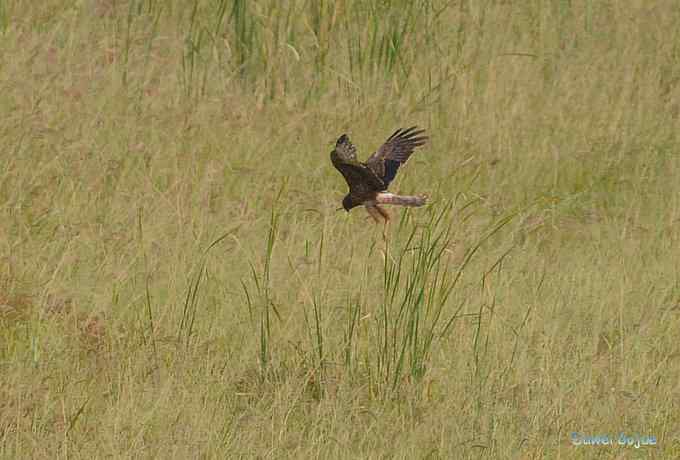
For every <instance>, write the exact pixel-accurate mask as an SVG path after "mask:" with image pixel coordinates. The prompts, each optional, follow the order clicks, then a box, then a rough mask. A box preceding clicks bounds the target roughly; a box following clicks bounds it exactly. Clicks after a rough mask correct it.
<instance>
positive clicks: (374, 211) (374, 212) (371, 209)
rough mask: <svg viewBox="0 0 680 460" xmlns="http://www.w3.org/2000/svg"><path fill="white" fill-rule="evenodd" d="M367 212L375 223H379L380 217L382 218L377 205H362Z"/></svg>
mask: <svg viewBox="0 0 680 460" xmlns="http://www.w3.org/2000/svg"><path fill="white" fill-rule="evenodd" d="M364 207H365V208H366V211H367V212H368V214H369V215H370V216H371V217H372V218H373V220H374V221H375V223H376V224H377V223H379V222H380V220H381V218H383V215H382V213H381V212H380V211H379V210H378V207H377V206H364Z"/></svg>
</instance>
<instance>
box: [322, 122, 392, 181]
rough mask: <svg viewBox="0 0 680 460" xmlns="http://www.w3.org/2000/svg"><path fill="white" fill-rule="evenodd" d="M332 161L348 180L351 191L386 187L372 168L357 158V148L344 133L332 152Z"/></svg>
mask: <svg viewBox="0 0 680 460" xmlns="http://www.w3.org/2000/svg"><path fill="white" fill-rule="evenodd" d="M331 162H332V163H333V166H335V168H336V169H337V170H338V171H340V173H341V174H342V175H343V177H344V178H345V180H346V181H347V185H349V189H350V192H368V191H376V192H378V191H382V190H384V189H385V187H386V185H385V184H383V182H382V180H381V179H380V178H379V177H378V176H377V175H376V174H375V172H374V171H373V170H372V169H371V168H369V167H368V166H366V165H365V164H363V163H360V162H359V161H358V160H357V155H356V148H355V147H354V145H352V143H351V142H350V141H349V138H348V137H347V136H346V135H344V134H343V135H342V136H340V138H339V139H338V141H337V143H336V144H335V149H334V150H333V151H332V152H331Z"/></svg>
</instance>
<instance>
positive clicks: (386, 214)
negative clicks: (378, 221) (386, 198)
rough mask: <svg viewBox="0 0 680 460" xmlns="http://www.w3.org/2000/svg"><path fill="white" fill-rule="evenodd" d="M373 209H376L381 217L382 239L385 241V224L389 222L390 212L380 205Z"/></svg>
mask: <svg viewBox="0 0 680 460" xmlns="http://www.w3.org/2000/svg"><path fill="white" fill-rule="evenodd" d="M375 209H377V210H378V212H379V213H380V217H382V218H383V240H385V241H387V226H388V225H389V223H390V213H389V212H387V210H386V209H385V208H382V207H380V206H376V207H375Z"/></svg>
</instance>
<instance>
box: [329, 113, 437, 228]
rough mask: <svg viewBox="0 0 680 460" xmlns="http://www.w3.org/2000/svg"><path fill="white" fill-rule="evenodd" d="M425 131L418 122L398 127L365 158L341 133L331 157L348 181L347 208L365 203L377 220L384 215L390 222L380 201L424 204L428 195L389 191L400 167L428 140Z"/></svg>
mask: <svg viewBox="0 0 680 460" xmlns="http://www.w3.org/2000/svg"><path fill="white" fill-rule="evenodd" d="M424 132H425V130H424V129H420V130H419V129H417V127H416V126H412V127H410V128H408V129H398V130H396V131H395V132H394V134H392V135H391V136H390V137H388V138H387V140H386V141H385V143H384V144H383V145H382V146H381V147H380V148H379V149H378V150H377V151H376V152H375V153H374V154H373V155H371V156H370V157H368V159H367V160H366V161H365V162H361V161H359V160H357V154H356V148H355V147H354V145H352V143H351V142H350V140H349V137H347V135H346V134H343V135H342V136H340V138H339V139H338V141H337V142H336V144H335V149H333V151H332V152H331V161H332V162H333V166H335V168H336V169H337V170H338V171H340V173H341V174H342V175H343V176H344V178H345V180H346V181H347V185H349V193H348V194H347V195H346V196H345V198H344V199H343V200H342V207H343V208H344V209H345V211H347V212H349V211H350V209H352V208H354V207H356V206H360V205H363V206H364V207H365V208H366V210H367V211H368V213H369V214H370V216H371V217H372V218H373V219H374V220H375V221H376V222H380V219H383V220H384V222H385V223H387V222H389V220H390V215H389V214H388V213H387V211H386V210H385V209H384V208H382V207H381V206H380V205H385V204H393V205H398V206H422V205H424V204H425V203H426V201H427V197H425V196H422V195H420V196H407V195H395V194H392V193H389V192H388V191H387V187H388V186H389V185H390V182H392V181H393V180H394V178H395V176H396V175H397V171H398V170H399V167H400V166H401V165H403V164H405V163H406V162H407V161H408V159H409V157H410V156H411V154H412V153H413V150H414V149H415V148H416V147H420V146H421V145H423V144H425V142H427V139H428V138H427V136H421V134H423V133H424Z"/></svg>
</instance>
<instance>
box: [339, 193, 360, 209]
mask: <svg viewBox="0 0 680 460" xmlns="http://www.w3.org/2000/svg"><path fill="white" fill-rule="evenodd" d="M355 206H359V205H358V204H357V203H355V202H354V201H353V200H352V197H351V195H349V194H348V195H345V198H343V199H342V207H343V209H344V210H345V211H347V212H349V210H350V209H352V208H353V207H355Z"/></svg>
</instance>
